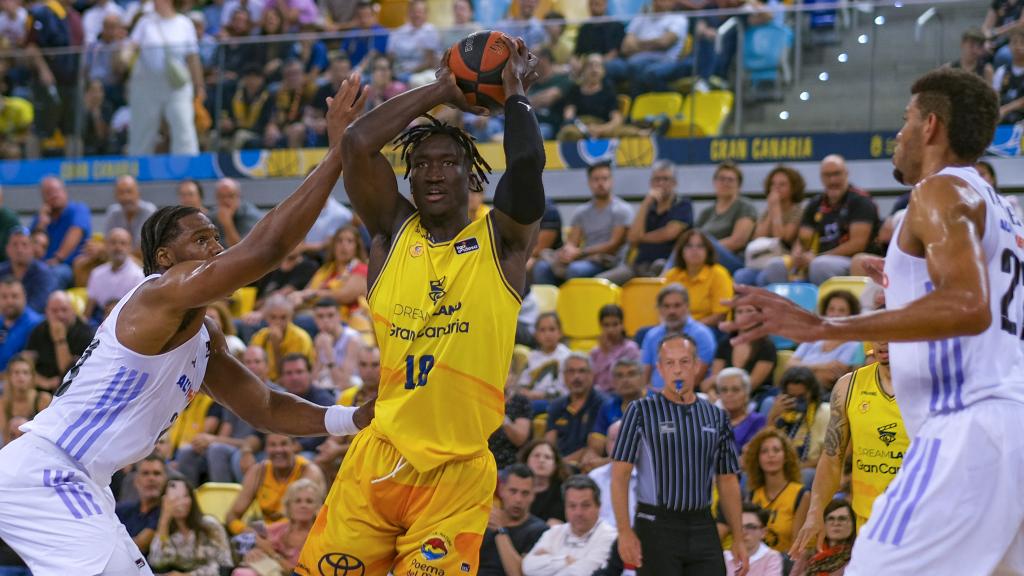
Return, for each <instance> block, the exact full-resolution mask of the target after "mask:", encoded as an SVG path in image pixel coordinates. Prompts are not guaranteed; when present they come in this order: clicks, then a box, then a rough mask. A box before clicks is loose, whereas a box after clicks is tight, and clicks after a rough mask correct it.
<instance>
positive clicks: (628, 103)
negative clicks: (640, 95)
mask: <svg viewBox="0 0 1024 576" xmlns="http://www.w3.org/2000/svg"><path fill="white" fill-rule="evenodd" d="M632 106H633V99H632V98H630V97H629V96H627V95H626V94H619V112H621V113H622V117H623V118H629V110H630V108H631V107H632Z"/></svg>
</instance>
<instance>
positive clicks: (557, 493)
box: [519, 438, 569, 526]
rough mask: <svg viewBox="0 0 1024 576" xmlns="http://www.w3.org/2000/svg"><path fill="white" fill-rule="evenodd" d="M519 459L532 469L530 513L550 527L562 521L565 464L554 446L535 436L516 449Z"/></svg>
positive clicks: (563, 520)
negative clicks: (521, 447) (532, 439)
mask: <svg viewBox="0 0 1024 576" xmlns="http://www.w3.org/2000/svg"><path fill="white" fill-rule="evenodd" d="M519 461H520V462H522V463H524V464H526V465H527V466H528V467H529V468H530V470H531V471H533V504H532V505H531V506H530V514H533V515H534V516H536V517H538V518H540V519H541V520H544V521H545V522H547V523H548V524H549V525H551V526H554V525H555V524H561V523H563V522H565V503H564V501H563V500H562V482H564V481H565V479H566V478H568V477H569V467H568V466H567V465H566V464H565V461H563V460H562V455H561V454H559V453H558V448H557V447H556V446H555V445H554V444H552V443H551V442H548V441H547V440H544V439H543V438H538V439H536V440H534V441H532V442H530V443H529V444H527V445H526V447H525V448H523V449H522V450H521V451H520V452H519Z"/></svg>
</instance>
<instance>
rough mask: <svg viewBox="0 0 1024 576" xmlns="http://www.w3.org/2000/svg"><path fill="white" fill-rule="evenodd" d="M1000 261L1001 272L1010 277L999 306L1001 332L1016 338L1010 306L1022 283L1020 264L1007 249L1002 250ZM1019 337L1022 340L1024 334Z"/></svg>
mask: <svg viewBox="0 0 1024 576" xmlns="http://www.w3.org/2000/svg"><path fill="white" fill-rule="evenodd" d="M1002 260H1003V262H1002V266H1003V268H1002V269H1003V272H1005V273H1007V274H1009V275H1010V286H1009V287H1008V288H1007V289H1006V293H1004V294H1003V298H1002V301H1001V304H1000V310H1001V312H1002V314H1001V315H1002V317H1003V318H1002V324H1001V326H1002V327H1003V331H1005V332H1009V333H1010V334H1013V335H1014V336H1017V323H1016V322H1014V321H1013V320H1010V304H1011V303H1012V302H1013V297H1014V296H1015V295H1016V294H1017V286H1018V285H1020V284H1021V283H1022V282H1024V278H1022V276H1021V268H1022V263H1021V261H1020V258H1017V255H1016V254H1014V253H1013V251H1012V250H1010V249H1009V248H1007V249H1005V250H1003V258H1002ZM1022 318H1024V316H1022ZM1020 337H1021V339H1024V333H1022V334H1020Z"/></svg>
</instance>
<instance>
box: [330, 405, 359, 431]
mask: <svg viewBox="0 0 1024 576" xmlns="http://www.w3.org/2000/svg"><path fill="white" fill-rule="evenodd" d="M358 409H359V408H356V407H354V406H337V405H335V406H331V407H330V408H328V409H327V412H326V413H325V414H324V427H325V428H327V433H328V434H330V435H331V436H351V435H353V434H355V433H356V432H359V426H356V423H355V421H354V420H353V418H354V417H355V414H356V410H358Z"/></svg>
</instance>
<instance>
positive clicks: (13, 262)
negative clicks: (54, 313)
mask: <svg viewBox="0 0 1024 576" xmlns="http://www.w3.org/2000/svg"><path fill="white" fill-rule="evenodd" d="M33 248H34V246H33V243H32V235H31V233H30V232H29V229H28V228H26V227H24V226H21V225H18V226H15V227H13V228H11V230H10V232H9V233H8V237H7V246H6V248H5V249H4V252H5V253H6V255H7V261H6V262H3V263H0V278H3V277H6V276H10V277H12V278H14V279H15V280H17V281H19V282H20V283H21V284H22V286H24V287H25V293H26V295H27V296H28V302H27V303H28V307H29V308H31V309H32V310H34V311H36V312H38V313H40V314H42V313H43V312H44V311H45V310H46V299H47V298H49V297H50V293H51V292H53V291H54V290H56V289H57V275H56V274H54V272H53V270H52V269H51V268H50V267H49V266H47V265H46V263H45V262H43V261H42V260H40V259H38V258H36V255H35V250H34V249H33Z"/></svg>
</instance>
